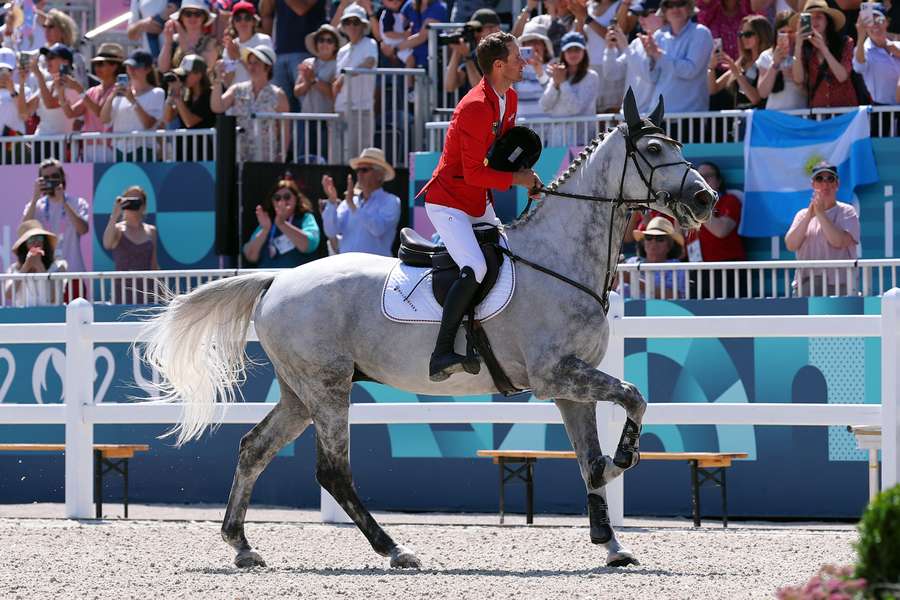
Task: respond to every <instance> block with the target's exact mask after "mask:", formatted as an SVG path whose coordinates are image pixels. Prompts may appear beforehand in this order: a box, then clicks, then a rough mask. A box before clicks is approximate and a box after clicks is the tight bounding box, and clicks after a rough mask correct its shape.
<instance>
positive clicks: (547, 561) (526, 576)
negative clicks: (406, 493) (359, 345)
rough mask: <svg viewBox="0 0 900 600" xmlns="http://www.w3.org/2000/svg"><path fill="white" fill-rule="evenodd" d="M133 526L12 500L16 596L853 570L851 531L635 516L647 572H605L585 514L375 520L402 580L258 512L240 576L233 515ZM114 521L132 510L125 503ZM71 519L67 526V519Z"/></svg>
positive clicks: (0, 573) (683, 594) (151, 519)
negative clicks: (833, 567) (404, 558)
mask: <svg viewBox="0 0 900 600" xmlns="http://www.w3.org/2000/svg"><path fill="white" fill-rule="evenodd" d="M129 510H130V514H131V516H132V519H129V520H127V521H126V520H122V519H120V518H118V517H116V518H111V519H109V520H104V521H93V520H84V521H73V520H66V519H63V518H61V517H62V515H63V507H62V505H58V504H53V505H47V504H38V505H0V532H2V533H0V540H2V541H0V543H2V545H3V547H4V548H6V549H7V558H6V560H5V565H4V568H3V569H2V570H0V597H2V598H22V599H29V600H30V599H32V598H117V599H118V598H141V599H142V600H145V599H146V598H160V599H170V598H190V599H192V600H194V599H198V598H203V599H205V598H231V599H234V598H247V599H253V600H258V599H263V598H287V597H296V598H347V599H356V598H358V599H361V600H363V599H364V600H372V599H375V598H385V597H390V598H409V599H415V598H454V599H456V598H473V599H479V600H480V599H485V598H528V599H532V598H567V599H568V598H629V599H630V598H639V599H644V598H648V599H649V598H653V599H657V598H728V599H735V598H772V597H773V596H774V594H775V590H776V589H777V588H778V587H780V586H783V585H787V584H797V583H801V582H805V581H806V580H807V579H808V578H809V577H810V576H811V575H812V574H813V573H815V572H816V570H818V568H819V567H820V566H821V565H822V564H823V563H836V564H850V563H852V562H853V560H854V552H853V548H852V544H853V542H855V541H856V532H855V528H854V527H853V526H851V525H843V524H828V523H803V524H779V523H762V522H753V523H745V522H736V523H731V524H730V525H729V528H728V529H727V530H725V529H722V527H721V524H720V523H719V522H717V521H709V522H706V523H705V524H704V527H703V528H701V529H694V528H692V527H691V524H690V522H689V521H687V520H682V519H626V525H625V526H624V527H621V528H619V529H618V532H619V537H620V539H621V540H622V542H623V543H625V544H626V545H627V546H628V547H629V548H630V549H631V550H632V551H633V552H634V554H635V556H636V557H637V558H638V559H639V560H640V561H641V565H640V566H632V567H627V568H622V569H614V568H607V567H606V566H604V565H605V560H604V559H605V556H606V553H605V551H604V550H603V548H602V547H599V546H594V545H592V544H591V543H590V540H589V536H588V529H587V526H586V518H585V517H577V516H551V515H538V516H537V517H536V525H535V526H525V525H524V524H523V523H524V519H523V517H521V516H512V517H511V518H509V519H508V522H507V524H506V525H503V526H501V525H498V524H497V517H496V515H471V514H457V515H442V514H440V515H433V514H401V513H376V515H375V516H376V518H377V519H379V521H380V522H382V523H383V524H385V528H386V530H387V532H388V533H389V534H390V535H391V536H392V537H393V538H394V540H396V541H397V542H398V543H402V544H404V545H406V546H408V547H410V548H412V549H414V550H415V551H416V553H417V554H418V556H419V558H420V559H421V560H422V564H423V569H422V570H421V571H395V570H391V569H389V568H388V561H387V559H385V558H382V557H380V556H378V555H376V554H375V553H374V552H373V551H372V550H371V548H370V547H369V545H368V543H367V542H366V540H365V538H363V536H362V534H360V533H359V531H358V530H357V529H356V528H355V527H354V526H352V525H324V524H321V523H319V522H318V513H317V511H310V510H292V509H279V508H256V507H251V509H250V511H249V514H248V524H247V536H248V538H249V539H250V542H251V543H252V544H253V545H254V546H255V547H256V548H257V550H259V552H260V553H261V554H262V556H263V557H264V558H265V560H266V561H267V563H268V566H267V567H265V568H254V569H250V570H239V569H237V568H236V567H234V566H233V564H232V559H233V558H234V557H233V553H232V551H231V549H230V548H229V547H228V546H227V545H226V544H225V543H224V542H222V540H221V538H220V537H219V526H220V519H221V514H222V513H223V507H203V506H201V507H195V506H189V507H171V506H164V507H161V506H147V505H134V506H131V507H130V508H129ZM104 513H105V514H109V515H110V516H113V515H120V514H121V506H120V505H108V506H106V507H105V510H104ZM54 517H57V518H54Z"/></svg>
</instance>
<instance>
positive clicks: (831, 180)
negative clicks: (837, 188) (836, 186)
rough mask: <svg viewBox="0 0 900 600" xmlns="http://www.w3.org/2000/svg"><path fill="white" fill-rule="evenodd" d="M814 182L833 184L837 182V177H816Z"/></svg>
mask: <svg viewBox="0 0 900 600" xmlns="http://www.w3.org/2000/svg"><path fill="white" fill-rule="evenodd" d="M813 181H819V182H822V181H824V182H825V183H833V182H835V181H837V177H835V176H834V175H816V176H815V177H813Z"/></svg>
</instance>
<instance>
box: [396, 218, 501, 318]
mask: <svg viewBox="0 0 900 600" xmlns="http://www.w3.org/2000/svg"><path fill="white" fill-rule="evenodd" d="M473 229H474V231H475V239H476V240H477V241H478V244H479V246H481V252H482V253H483V254H484V260H485V263H486V264H487V274H486V275H485V276H484V280H483V281H482V282H481V286H479V288H478V293H477V294H475V298H474V299H473V300H472V306H471V308H474V307H476V306H478V304H480V303H481V301H482V300H484V299H485V298H486V297H487V295H488V293H490V291H491V288H493V287H494V284H495V283H497V275H498V274H499V273H500V267H501V266H502V265H503V254H502V253H501V252H500V250H499V249H498V245H499V244H500V230H498V229H497V228H496V227H494V226H493V225H490V224H488V223H476V224H475V226H474V228H473ZM397 257H398V258H399V259H400V261H401V262H403V263H405V264H407V265H409V266H411V267H425V268H430V269H431V291H432V292H433V293H434V298H435V300H437V302H438V304H440V305H441V306H443V305H444V300H446V298H447V292H448V291H449V289H450V286H451V285H453V282H454V281H456V280H457V278H458V277H459V266H458V265H457V264H456V262H454V260H453V259H452V258H451V257H450V253H449V252H447V248H446V247H445V246H444V245H443V244H435V243H433V242H431V241H429V240H427V239H425V238H424V237H422V236H421V235H419V234H418V233H416V231H415V230H414V229H410V228H409V227H404V228H403V229H401V230H400V251H399V252H398V253H397Z"/></svg>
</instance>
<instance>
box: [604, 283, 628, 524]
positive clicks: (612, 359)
mask: <svg viewBox="0 0 900 600" xmlns="http://www.w3.org/2000/svg"><path fill="white" fill-rule="evenodd" d="M624 316H625V300H624V299H623V298H622V296H620V295H619V294H617V293H615V292H612V293H611V294H610V295H609V312H608V313H607V315H606V318H607V320H608V322H609V343H608V344H607V346H606V354H605V355H604V356H603V361H602V362H601V363H600V366H599V369H600V370H601V371H603V372H604V373H606V374H608V375H612V376H613V377H618V378H619V379H624V377H625V338H623V337H622V336H621V335H620V333H619V332H621V331H622V328H621V327H619V325H620V324H621V319H622V317H624ZM624 424H625V413H624V411H623V410H622V409H621V408H619V407H618V406H615V405H614V404H611V403H609V402H598V403H597V436H598V437H599V438H600V447H601V448H605V449H606V452H607V454H609V455H610V456H612V455H613V454H614V453H615V451H616V446H617V445H618V443H619V436H620V434H621V432H622V427H623V425H624ZM606 502H607V504H608V505H609V520H610V523H611V524H612V525H613V526H615V527H619V526H621V525H622V524H623V522H624V520H625V477H624V476H623V477H618V478H616V479H614V480H613V481H611V482H610V483H608V484H607V485H606Z"/></svg>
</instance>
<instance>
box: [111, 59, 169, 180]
mask: <svg viewBox="0 0 900 600" xmlns="http://www.w3.org/2000/svg"><path fill="white" fill-rule="evenodd" d="M124 64H125V71H126V73H127V76H121V75H120V76H118V77H117V79H116V90H115V93H113V94H111V95H110V96H109V97H107V99H106V101H105V102H104V103H103V108H102V109H101V111H100V118H101V119H102V120H103V122H104V123H107V124H111V125H112V130H113V132H116V133H118V132H123V133H130V132H133V131H146V130H152V129H155V128H156V126H157V124H158V123H159V121H160V119H162V115H163V105H164V104H165V99H166V94H165V92H163V91H162V89H161V88H159V87H157V85H156V81H157V79H156V70H155V69H154V68H153V57H152V56H150V53H149V52H145V51H143V50H135V51H134V52H132V53H131V56H129V57H128V59H127V60H126V61H125V62H124ZM125 77H127V80H126V79H125ZM113 149H114V150H116V157H117V159H118V160H125V161H132V160H133V161H138V162H139V161H141V160H142V159H143V156H144V148H143V147H138V148H137V149H136V150H134V151H133V152H132V146H130V144H129V143H128V142H126V141H125V140H121V141H116V142H114V143H113Z"/></svg>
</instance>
